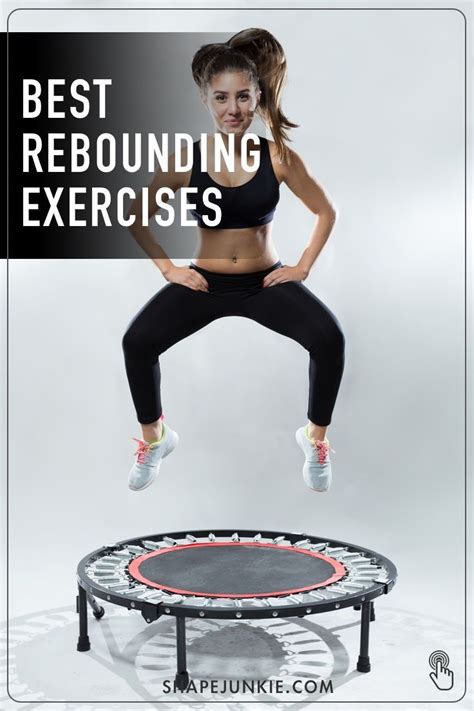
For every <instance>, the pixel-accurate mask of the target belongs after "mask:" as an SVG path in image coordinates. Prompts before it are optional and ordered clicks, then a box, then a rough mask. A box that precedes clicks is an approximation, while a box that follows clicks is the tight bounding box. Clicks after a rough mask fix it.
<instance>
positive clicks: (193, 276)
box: [128, 148, 208, 291]
mask: <svg viewBox="0 0 474 711" xmlns="http://www.w3.org/2000/svg"><path fill="white" fill-rule="evenodd" d="M185 151H186V149H185V148H183V150H182V152H181V161H182V163H181V164H182V165H183V164H184V161H185V160H186V155H185ZM168 165H169V170H168V171H167V172H166V173H163V172H162V171H161V170H158V171H157V172H156V173H155V176H154V178H153V180H152V181H151V183H150V185H149V186H148V194H149V198H150V199H149V209H148V222H149V220H150V218H151V217H153V215H154V214H155V213H156V212H158V207H157V205H156V201H155V194H156V192H157V190H159V189H160V188H170V189H171V190H172V191H173V193H176V192H177V191H178V190H179V189H180V188H184V187H187V185H188V183H189V179H190V177H191V175H190V173H191V171H188V172H177V171H176V170H175V159H174V154H173V155H172V156H170V158H169V163H168ZM162 199H163V197H162ZM128 215H129V216H130V215H135V222H134V223H133V225H130V227H129V228H128V229H129V230H130V232H131V233H132V235H133V237H134V238H135V240H136V241H137V242H138V244H139V245H140V247H141V248H142V249H143V251H144V252H145V253H146V254H148V256H149V257H150V259H151V260H152V261H153V262H154V264H156V266H157V267H158V269H159V270H160V271H161V273H162V274H163V276H164V277H165V279H166V280H167V281H169V282H173V283H175V284H182V285H183V286H187V287H188V288H190V289H193V290H195V291H208V283H207V281H206V279H205V278H204V277H203V276H202V274H199V272H197V271H196V270H194V269H189V268H188V267H177V266H176V265H175V264H173V262H172V261H171V259H170V258H169V257H168V255H167V254H166V252H165V250H164V249H163V247H162V246H161V245H160V244H158V243H157V242H155V240H154V237H153V233H152V231H151V230H150V228H149V227H148V225H146V226H145V227H144V226H143V225H142V221H143V220H142V217H143V212H142V201H141V200H140V199H139V198H136V199H135V200H134V201H133V203H132V206H131V208H130V210H129V212H128Z"/></svg>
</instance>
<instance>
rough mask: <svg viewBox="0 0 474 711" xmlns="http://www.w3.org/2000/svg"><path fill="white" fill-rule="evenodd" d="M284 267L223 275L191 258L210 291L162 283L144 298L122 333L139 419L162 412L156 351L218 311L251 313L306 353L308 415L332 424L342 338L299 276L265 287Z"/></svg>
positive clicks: (320, 422)
mask: <svg viewBox="0 0 474 711" xmlns="http://www.w3.org/2000/svg"><path fill="white" fill-rule="evenodd" d="M281 266H282V264H281V262H276V263H275V264H274V265H273V266H272V267H269V268H268V269H264V270H263V271H259V272H248V273H244V274H221V273H219V272H210V271H208V270H207V269H201V268H200V267H197V266H196V265H194V264H192V265H190V269H197V271H198V272H200V273H201V274H202V275H203V276H204V278H205V279H206V281H207V283H208V284H209V291H208V292H205V291H196V290H194V289H190V288H189V287H187V286H183V285H182V284H167V285H166V286H164V287H163V288H162V289H160V291H159V292H158V293H157V294H156V295H155V296H153V298H152V299H150V301H149V302H148V303H147V304H145V306H144V307H143V308H142V309H141V310H140V311H139V312H138V314H137V315H136V317H135V318H134V319H133V321H132V322H131V324H130V326H129V327H128V329H127V332H126V333H125V336H124V338H123V350H124V354H125V366H126V370H127V377H128V382H129V385H130V389H131V392H132V398H133V402H134V405H135V409H136V412H137V417H138V421H139V422H140V423H141V424H150V423H152V422H155V421H156V420H157V419H158V418H159V417H160V416H161V414H162V409H161V397H160V365H159V360H158V357H159V355H160V353H164V351H166V350H168V348H170V347H171V346H172V345H174V344H175V343H177V342H178V341H181V340H182V339H183V338H186V337H187V336H190V335H191V334H192V333H195V332H196V331H199V329H201V328H202V327H203V326H206V325H207V324H208V323H211V321H214V320H215V319H218V318H222V317H223V316H243V317H245V318H250V319H252V320H253V321H257V323H261V324H262V326H266V327H267V328H270V329H272V331H276V332H277V333H281V334H282V335H283V336H287V337H288V338H292V339H293V340H295V341H297V342H298V343H300V344H301V345H302V346H303V348H306V350H307V351H309V355H310V360H309V405H308V419H309V420H311V422H314V424H316V425H321V426H325V425H328V424H330V422H331V415H332V411H333V408H334V403H335V402H336V397H337V393H338V390H339V385H340V382H341V378H342V371H343V368H344V336H343V334H342V331H341V327H340V325H339V323H338V321H337V319H336V318H335V317H334V316H333V314H332V313H331V311H330V310H329V309H328V308H327V306H325V305H324V304H323V303H322V302H321V301H320V300H319V299H318V298H317V297H316V296H315V295H314V294H313V293H312V292H311V291H310V290H309V289H307V288H306V287H305V286H304V285H303V284H302V283H301V282H299V281H288V282H284V283H283V284H276V285H275V286H269V287H263V286H262V280H263V278H264V276H265V275H266V274H268V273H269V272H271V271H273V270H274V269H279V268H280V267H281ZM282 377H284V374H283V373H282Z"/></svg>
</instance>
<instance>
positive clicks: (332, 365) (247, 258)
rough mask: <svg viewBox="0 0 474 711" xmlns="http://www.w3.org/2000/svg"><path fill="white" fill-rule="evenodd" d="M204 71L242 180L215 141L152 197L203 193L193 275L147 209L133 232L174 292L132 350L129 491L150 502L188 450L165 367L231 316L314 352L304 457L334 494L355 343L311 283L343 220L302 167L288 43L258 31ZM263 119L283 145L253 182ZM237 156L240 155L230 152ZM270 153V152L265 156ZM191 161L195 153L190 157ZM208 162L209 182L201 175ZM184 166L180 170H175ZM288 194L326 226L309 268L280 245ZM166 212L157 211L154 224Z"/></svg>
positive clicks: (211, 58) (134, 337)
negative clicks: (170, 465)
mask: <svg viewBox="0 0 474 711" xmlns="http://www.w3.org/2000/svg"><path fill="white" fill-rule="evenodd" d="M192 71H193V77H194V80H195V82H196V83H197V85H198V87H199V89H200V93H201V98H202V101H203V102H204V104H205V106H206V107H207V109H208V110H209V113H210V115H211V118H212V121H213V124H214V130H215V134H217V135H220V138H221V139H222V142H223V143H224V144H225V145H226V146H229V142H230V139H229V137H230V136H231V135H233V137H234V138H233V142H234V149H235V156H234V157H235V163H234V165H235V170H234V171H232V172H230V171H228V170H227V169H226V168H225V167H224V168H223V169H221V170H220V171H216V168H215V159H214V158H215V150H214V148H215V141H216V138H215V135H209V136H207V137H206V140H205V141H204V140H202V141H201V142H199V141H198V142H196V143H194V144H193V151H194V154H193V166H192V168H191V169H190V170H189V171H188V172H179V171H175V169H174V168H171V169H170V171H168V172H162V171H158V172H157V173H156V175H155V176H154V178H153V181H152V183H151V185H150V191H151V193H152V194H154V193H155V191H157V190H159V189H160V188H163V187H167V188H170V189H171V190H172V191H173V192H176V191H178V190H179V189H180V188H185V187H194V188H197V194H196V195H195V196H193V202H194V204H195V205H196V208H195V209H194V210H193V213H192V214H193V215H194V217H195V218H196V220H197V223H198V230H199V236H200V246H199V250H198V255H197V257H196V258H195V259H194V261H192V262H191V263H190V264H189V265H187V266H183V267H178V266H176V265H174V264H173V262H172V261H171V260H170V259H168V258H167V256H166V254H165V252H164V251H163V250H161V248H160V254H163V258H153V257H151V255H152V254H155V255H156V244H155V242H154V239H153V235H152V232H151V230H150V229H149V228H148V227H146V226H145V227H144V226H142V225H141V223H142V215H141V202H140V201H139V200H136V201H135V202H134V203H133V205H132V208H131V210H130V214H133V215H135V216H136V219H135V223H134V225H132V226H131V227H130V230H131V232H132V234H133V236H134V237H135V239H136V240H137V242H138V243H139V244H140V245H141V246H142V248H143V249H144V250H145V252H146V253H147V254H148V255H150V257H151V258H152V259H153V262H154V263H155V264H156V265H157V266H158V268H159V269H160V271H161V273H162V274H163V276H164V277H165V279H166V280H167V281H168V282H169V283H168V284H166V285H165V286H164V287H163V288H162V289H160V291H158V293H157V294H156V295H155V296H153V298H152V299H151V300H150V301H149V302H148V303H147V304H146V305H145V306H144V307H143V308H142V309H141V311H140V312H139V313H138V314H137V316H136V317H135V318H134V319H133V321H132V322H131V324H130V326H129V328H128V330H127V332H126V333H125V336H124V339H123V349H124V355H125V365H126V371H127V377H128V382H129V385H130V389H131V393H132V398H133V402H134V405H135V409H136V413H137V418H138V422H139V423H140V424H141V429H142V437H143V438H142V439H140V440H137V442H138V447H137V451H136V453H135V454H136V461H135V463H134V465H133V467H132V469H131V471H130V474H129V487H130V488H131V489H132V490H134V491H141V490H142V489H145V488H146V487H148V486H149V485H150V484H151V483H152V482H153V480H154V478H155V476H156V474H157V472H158V469H159V467H160V464H161V460H162V459H164V457H166V456H167V455H168V454H170V453H171V452H172V451H173V449H174V448H175V446H176V444H177V443H178V435H177V434H176V432H174V431H173V430H172V429H171V428H170V427H169V426H168V425H167V424H166V423H165V422H164V421H163V413H162V406H161V398H160V366H159V356H160V354H161V353H163V352H164V351H166V350H167V349H168V348H170V347H171V346H173V345H174V344H175V343H177V342H178V341H180V340H182V339H183V338H186V337H187V336H189V335H191V334H192V333H195V332H196V331H198V330H200V329H201V328H203V326H206V325H207V324H209V323H211V322H212V321H214V320H215V319H218V318H222V317H223V316H243V317H246V318H250V319H252V320H254V321H257V322H258V323H260V324H262V325H264V326H266V327H267V328H270V329H272V330H273V331H276V332H277V333H281V334H282V335H284V336H287V337H289V338H292V339H294V340H295V341H297V342H298V343H300V344H301V345H302V346H303V348H305V349H306V350H307V351H308V352H309V404H308V411H307V415H308V423H307V425H305V426H303V427H300V428H299V429H298V430H297V432H296V440H297V442H298V444H299V446H300V447H301V449H302V450H303V452H304V455H305V463H304V466H303V477H304V480H305V482H306V484H307V485H308V486H309V487H310V488H312V489H314V490H316V491H327V489H328V488H329V486H330V483H331V463H330V458H329V441H328V439H327V437H326V430H327V427H328V425H329V424H330V422H331V416H332V412H333V409H334V404H335V402H336V397H337V393H338V390H339V385H340V382H341V378H342V372H343V368H344V336H343V334H342V331H341V328H340V325H339V323H338V321H337V319H336V318H335V317H334V315H333V314H332V313H331V311H330V310H329V309H328V308H327V307H326V306H325V305H324V304H323V303H322V302H321V301H320V300H319V299H318V298H317V297H316V296H315V295H314V294H313V293H312V292H311V291H310V290H309V289H308V288H307V287H306V286H304V285H303V284H302V282H303V281H304V280H305V279H306V278H307V276H308V274H309V273H310V270H311V267H312V266H313V264H314V262H315V260H316V258H317V257H318V255H319V253H320V252H321V250H322V248H323V246H324V244H325V242H326V240H327V239H328V237H329V234H330V232H331V230H332V228H333V225H334V222H335V219H336V212H335V209H334V207H333V206H332V205H331V203H330V201H329V199H328V197H327V195H326V194H325V193H324V191H323V189H322V187H321V186H320V185H319V184H318V183H317V182H316V180H315V179H314V178H313V176H312V175H311V173H310V172H309V170H308V168H307V167H306V165H305V164H304V162H303V161H302V159H301V158H300V156H299V155H298V154H297V153H295V151H293V150H291V149H290V148H289V147H288V146H287V145H286V143H285V141H287V140H288V136H287V130H288V129H289V128H292V127H295V126H296V125H295V124H293V123H291V122H290V121H289V120H288V119H287V118H286V116H285V115H284V113H283V111H282V110H281V106H280V97H281V91H282V87H283V84H284V81H285V78H286V60H285V55H284V52H283V49H282V47H281V45H280V43H279V42H278V41H277V40H276V39H275V38H274V37H273V35H271V34H270V33H269V32H267V31H266V30H262V29H248V30H244V31H242V32H239V33H238V34H236V35H234V36H233V37H231V39H230V40H229V41H228V42H226V43H225V44H209V45H205V46H204V47H201V49H200V50H199V51H198V52H197V53H196V55H195V56H194V59H193V62H192ZM256 114H259V115H260V116H261V117H262V119H263V120H264V122H265V124H266V125H267V126H268V128H269V129H270V131H271V133H272V136H273V139H274V140H267V139H266V138H263V137H259V150H260V161H259V167H258V169H257V170H256V172H254V173H253V174H252V173H251V174H249V173H248V172H246V171H245V170H244V168H243V161H242V152H243V147H242V137H243V136H244V134H245V133H246V132H247V131H248V129H249V128H250V126H251V124H252V121H253V119H254V117H255V115H256ZM230 145H232V143H231V144H230ZM256 147H258V146H256ZM183 150H184V149H183ZM201 154H203V157H207V172H202V171H201V168H200V164H201ZM172 163H173V161H171V164H172ZM281 183H285V184H286V185H287V186H288V187H289V188H290V190H291V191H292V192H293V193H294V194H295V195H296V196H297V197H298V198H299V199H300V200H301V202H302V203H303V204H304V205H305V207H306V208H307V209H308V210H310V211H311V212H312V213H313V214H314V215H316V222H315V225H314V228H313V230H312V232H311V235H310V238H309V240H308V243H307V245H306V247H305V249H304V250H303V252H302V254H301V257H300V259H299V260H298V263H297V264H295V265H294V266H288V265H283V264H282V263H281V262H280V261H279V258H278V254H277V251H276V249H275V246H274V244H273V242H272V236H271V228H272V220H273V215H274V212H275V208H276V205H277V203H278V200H279V189H280V184H281ZM209 187H213V188H218V189H219V190H220V192H221V194H222V198H221V200H220V201H219V206H220V208H221V210H222V217H221V220H220V223H219V225H218V226H217V227H209V226H207V224H208V223H209V219H206V218H214V217H215V211H214V208H212V206H209V204H208V202H206V201H205V200H203V192H204V191H205V190H206V188H209ZM155 212H156V208H155V209H153V208H151V209H150V214H149V216H148V217H151V216H152V215H153V214H154V213H155Z"/></svg>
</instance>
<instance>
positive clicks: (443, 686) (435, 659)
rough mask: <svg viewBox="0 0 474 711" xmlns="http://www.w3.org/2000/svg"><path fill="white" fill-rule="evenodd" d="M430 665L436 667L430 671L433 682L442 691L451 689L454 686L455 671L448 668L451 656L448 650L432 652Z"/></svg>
mask: <svg viewBox="0 0 474 711" xmlns="http://www.w3.org/2000/svg"><path fill="white" fill-rule="evenodd" d="M429 662H430V667H432V669H434V671H432V672H431V673H430V678H431V680H432V682H433V684H434V685H435V686H436V688H437V689H439V690H440V691H449V690H450V689H452V688H453V684H454V672H452V671H451V670H450V669H448V665H449V657H448V655H447V654H446V652H441V651H439V652H433V653H432V654H430V659H429Z"/></svg>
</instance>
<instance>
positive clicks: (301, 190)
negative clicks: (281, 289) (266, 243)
mask: <svg viewBox="0 0 474 711" xmlns="http://www.w3.org/2000/svg"><path fill="white" fill-rule="evenodd" d="M290 158H291V161H290V163H287V162H286V161H285V162H284V163H280V164H277V165H275V172H276V174H277V177H278V178H279V179H281V181H282V182H284V183H286V185H288V187H289V188H290V190H291V191H292V192H293V193H294V194H295V195H296V197H298V198H299V199H300V200H301V201H302V202H303V204H304V205H305V206H306V207H307V208H308V210H311V212H312V213H313V214H314V215H316V222H315V224H314V227H313V229H312V231H311V234H310V237H309V240H308V242H307V244H306V246H305V248H304V250H303V253H302V255H301V257H300V259H299V260H298V263H297V265H296V266H294V267H286V270H288V275H287V276H288V278H282V279H281V281H289V280H291V279H293V280H304V279H306V277H307V276H308V274H309V272H310V270H311V267H312V266H313V264H314V262H315V261H316V258H317V257H318V255H319V253H320V252H321V250H322V248H323V247H324V245H325V243H326V241H327V239H328V237H329V235H330V233H331V230H332V228H333V226H334V223H335V221H336V217H337V213H336V210H335V208H334V206H333V205H332V204H331V202H330V200H329V198H328V196H327V195H326V193H325V192H324V190H323V188H322V187H321V185H319V184H318V183H317V182H316V180H315V178H314V177H313V175H312V174H311V172H310V171H309V169H308V168H307V166H306V165H305V164H304V162H303V160H302V159H301V158H300V156H299V155H298V154H297V153H295V151H293V150H291V149H290ZM278 274H279V275H280V277H284V275H283V273H282V269H278V270H275V271H274V272H271V273H270V274H269V275H268V277H265V279H268V283H265V280H264V285H265V286H269V285H270V284H272V283H278V281H277V282H275V279H277V278H278V277H277V275H278ZM273 275H274V277H273Z"/></svg>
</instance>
